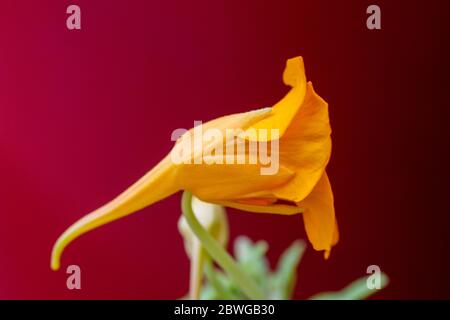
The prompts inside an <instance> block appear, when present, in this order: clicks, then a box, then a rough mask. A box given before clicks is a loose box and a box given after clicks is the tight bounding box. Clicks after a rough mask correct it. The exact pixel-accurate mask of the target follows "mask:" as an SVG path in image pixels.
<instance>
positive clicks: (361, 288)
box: [310, 273, 389, 300]
mask: <svg viewBox="0 0 450 320" xmlns="http://www.w3.org/2000/svg"><path fill="white" fill-rule="evenodd" d="M367 278H368V276H366V277H361V278H359V279H357V280H355V281H353V282H352V283H350V284H349V285H348V286H347V287H345V288H344V289H342V290H340V291H337V292H323V293H319V294H317V295H315V296H313V297H311V298H310V299H311V300H363V299H366V298H368V297H370V296H371V295H373V294H375V293H377V292H378V291H379V290H381V289H383V288H385V287H386V286H387V284H388V283H389V278H388V276H387V275H386V274H385V273H382V274H381V288H380V289H370V288H369V287H368V286H367Z"/></svg>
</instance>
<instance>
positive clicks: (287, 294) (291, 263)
mask: <svg viewBox="0 0 450 320" xmlns="http://www.w3.org/2000/svg"><path fill="white" fill-rule="evenodd" d="M305 248H306V245H305V243H304V242H303V241H300V240H297V241H295V242H294V243H292V244H291V246H290V247H289V248H287V249H286V250H285V251H284V252H283V254H282V255H281V258H280V260H279V262H278V265H277V269H276V271H275V272H274V273H273V274H272V276H271V279H270V287H271V289H272V290H270V291H269V294H270V295H271V299H290V298H291V297H292V293H293V290H294V288H295V283H296V281H297V267H298V264H299V263H300V260H301V258H302V256H303V253H304V252H305Z"/></svg>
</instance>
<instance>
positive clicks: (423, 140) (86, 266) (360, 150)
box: [0, 0, 450, 299]
mask: <svg viewBox="0 0 450 320" xmlns="http://www.w3.org/2000/svg"><path fill="white" fill-rule="evenodd" d="M69 4H78V5H80V7H81V11H82V30H81V31H69V30H67V28H66V26H65V19H66V17H67V15H66V13H65V11H66V7H67V6H68V5H69ZM369 4H372V1H323V0H322V1H226V2H225V3H224V2H219V1H214V2H213V1H164V2H163V1H158V2H157V1H143V0H142V1H129V2H126V1H115V2H112V1H81V0H78V1H57V0H54V1H12V0H11V1H2V3H1V5H0V156H1V157H0V178H1V183H0V298H3V299H30V298H40V299H41V298H56V299H60V298H70V299H72V298H77V299H93V298H127V299H154V298H178V297H180V296H182V295H184V294H185V293H186V291H187V289H188V267H189V266H188V260H187V258H186V256H185V253H184V251H183V246H182V241H181V238H180V236H179V235H178V233H177V229H176V221H177V219H178V217H179V214H180V212H179V211H180V210H179V201H180V195H179V194H178V195H177V196H173V197H171V198H170V199H167V200H164V201H162V202H160V203H158V204H156V205H154V206H152V207H149V208H146V209H144V210H142V211H141V212H140V213H137V214H134V215H132V216H130V217H127V218H125V219H122V220H120V221H118V222H114V223H111V224H109V225H107V226H105V227H103V228H100V229H98V230H96V231H94V232H91V233H89V234H87V235H85V236H83V237H82V238H80V239H79V240H78V241H76V242H74V243H73V245H72V246H70V247H69V248H68V250H67V251H66V252H65V254H64V255H63V260H62V269H61V270H60V271H59V272H52V271H50V268H49V259H50V250H51V246H52V244H53V242H54V240H55V239H56V238H57V236H58V235H59V234H60V233H61V232H62V231H63V230H64V229H65V228H66V227H67V226H68V225H69V224H71V223H72V222H74V221H75V220H76V219H78V218H79V217H81V216H83V215H84V214H86V213H88V212H89V211H91V210H92V209H95V208H96V207H98V206H100V205H102V204H103V203H105V202H106V201H108V200H110V199H111V198H113V197H114V196H116V195H117V194H118V193H119V192H121V191H122V190H124V189H125V188H126V187H127V186H128V185H130V184H131V183H132V182H134V181H135V180H137V179H138V178H139V177H140V176H142V175H143V174H144V173H145V172H146V171H147V170H149V169H150V168H151V167H152V166H153V165H154V164H155V163H156V162H157V161H158V160H159V159H160V158H161V157H162V156H163V155H165V154H166V153H167V152H168V151H169V150H170V147H171V142H170V134H171V132H172V130H174V129H175V128H179V127H184V128H190V127H192V125H193V121H194V120H203V121H207V120H209V119H212V118H215V117H217V116H220V115H223V114H230V113H234V112H242V111H246V110H250V109H253V108H259V107H262V106H268V105H271V104H273V103H274V102H275V101H277V100H278V99H279V98H280V97H282V96H283V95H284V93H285V92H286V90H287V88H286V87H284V86H283V85H282V82H281V74H282V71H283V68H284V64H285V60H286V59H288V58H290V57H293V56H296V55H302V56H303V57H304V59H305V63H306V69H307V76H308V79H309V80H311V81H313V83H314V85H315V88H316V90H317V92H318V93H319V94H320V95H321V96H322V97H324V98H325V99H326V100H327V101H328V102H329V104H330V117H331V122H332V127H333V155H332V159H331V163H330V165H329V169H328V171H329V175H330V178H331V182H332V185H333V188H334V194H335V199H336V212H337V215H338V219H339V222H340V229H341V238H342V239H341V242H340V243H339V245H338V246H337V247H336V248H335V249H334V250H333V252H332V256H331V258H330V260H328V261H324V260H323V259H322V254H319V253H317V252H314V251H313V249H312V248H309V249H308V251H307V253H306V255H305V257H304V260H303V262H302V263H301V265H300V268H299V281H298V286H297V292H296V297H297V298H306V297H308V296H310V295H311V294H314V293H317V292H320V291H325V290H335V289H339V288H341V287H343V286H344V285H346V284H347V283H349V282H350V281H352V280H353V279H355V278H357V277H359V276H362V275H364V274H365V270H366V268H367V266H368V265H370V264H377V265H379V266H380V267H381V268H382V270H383V271H385V272H386V273H387V274H388V275H389V276H390V278H391V284H390V286H389V287H388V288H387V289H386V290H384V291H382V292H380V293H379V294H378V295H377V297H378V298H385V299H390V298H397V299H411V298H450V274H449V273H448V270H449V268H450V262H449V240H450V235H449V225H450V218H449V201H448V182H447V181H448V178H449V177H450V173H449V166H448V162H449V160H450V159H449V158H450V155H449V151H448V136H449V124H448V123H449V122H448V120H449V109H448V107H449V103H448V90H449V89H448V80H447V79H448V74H449V62H448V57H449V53H450V52H449V51H450V50H449V47H448V39H449V36H450V34H449V33H450V32H449V28H448V25H447V24H448V20H449V19H448V12H449V8H448V4H447V2H446V1H435V0H434V1H432V0H429V1H426V2H424V1H417V2H410V1H377V4H379V5H380V6H381V9H382V30H380V31H369V30H367V28H366V27H365V19H366V13H365V10H366V8H367V6H368V5H369ZM229 213H230V214H229V218H230V223H231V232H232V236H233V237H234V236H236V235H239V234H246V235H249V236H250V237H252V238H253V239H266V240H268V241H269V242H270V245H271V248H270V258H271V259H272V263H273V262H275V261H276V259H277V258H278V256H279V254H280V252H281V250H282V249H283V248H285V247H286V246H287V245H289V244H290V243H291V242H292V241H293V240H295V239H298V238H305V232H304V229H303V223H302V221H301V217H300V216H293V217H283V216H271V215H258V214H250V213H243V212H238V211H237V210H229ZM69 264H78V265H80V267H81V270H82V290H80V291H76V290H75V291H69V290H67V289H66V286H65V279H66V274H65V267H66V266H67V265H69Z"/></svg>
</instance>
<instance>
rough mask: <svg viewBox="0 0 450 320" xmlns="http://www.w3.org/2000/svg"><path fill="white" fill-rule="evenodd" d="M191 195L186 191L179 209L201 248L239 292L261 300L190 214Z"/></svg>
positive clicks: (223, 251)
mask: <svg viewBox="0 0 450 320" xmlns="http://www.w3.org/2000/svg"><path fill="white" fill-rule="evenodd" d="M191 202H192V194H191V193H190V192H188V191H185V192H184V193H183V197H182V200H181V208H182V211H183V215H184V217H185V218H186V221H187V223H188V225H189V227H190V228H191V230H192V231H193V232H194V234H195V235H196V236H197V238H198V239H199V240H200V242H201V243H202V246H203V247H204V248H205V250H206V251H207V252H208V254H209V255H210V256H211V257H212V258H213V259H214V260H215V261H216V262H217V264H218V265H219V266H220V267H221V268H222V269H223V270H224V271H225V272H226V273H227V274H228V276H229V277H230V278H231V279H232V280H233V281H234V282H235V283H236V284H238V285H239V287H240V288H241V290H242V291H243V292H244V293H245V294H246V295H247V296H248V297H249V298H250V299H253V300H263V299H264V298H265V297H264V295H263V293H262V292H261V290H260V289H259V288H258V286H257V285H256V283H255V282H254V281H253V279H251V278H250V277H249V276H247V275H246V274H245V273H243V272H242V271H241V269H240V268H239V266H238V265H237V264H236V262H235V261H234V260H233V258H232V257H231V256H230V255H229V254H228V252H226V251H225V250H224V249H223V248H222V246H221V245H220V244H219V243H218V242H217V241H216V240H214V238H213V237H212V236H211V235H210V234H209V233H208V232H207V231H206V230H205V228H203V227H202V225H201V224H200V222H198V220H197V218H196V217H195V215H194V213H193V212H192V205H191Z"/></svg>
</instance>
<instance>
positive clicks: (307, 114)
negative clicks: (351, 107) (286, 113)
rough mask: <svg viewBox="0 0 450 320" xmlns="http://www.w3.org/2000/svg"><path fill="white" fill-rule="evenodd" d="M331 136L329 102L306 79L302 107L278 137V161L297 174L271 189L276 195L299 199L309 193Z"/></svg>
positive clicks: (324, 161) (327, 155)
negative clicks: (287, 181)
mask: <svg viewBox="0 0 450 320" xmlns="http://www.w3.org/2000/svg"><path fill="white" fill-rule="evenodd" d="M330 135H331V128H330V122H329V117H328V104H327V103H326V102H325V101H324V100H323V99H322V98H321V97H320V96H319V95H317V94H316V93H315V92H314V88H313V86H312V84H311V83H310V82H309V83H308V85H307V92H306V98H305V102H304V103H303V106H302V107H301V108H300V110H299V111H298V113H297V114H296V116H295V118H294V119H293V120H292V122H291V125H290V126H289V128H288V129H287V131H286V132H285V134H284V136H283V137H282V138H281V139H280V163H281V164H283V165H284V166H285V167H287V168H289V169H291V170H292V171H295V172H296V175H295V177H294V178H293V179H291V180H290V181H289V183H287V184H285V185H283V186H281V187H279V188H277V189H276V190H274V195H275V196H276V197H278V198H281V199H287V200H291V201H295V202H300V201H301V200H303V199H304V198H305V197H306V196H307V195H308V194H309V193H310V192H311V190H312V189H313V188H314V186H315V185H316V184H317V181H318V180H319V179H320V177H321V176H322V175H323V172H324V171H325V167H326V165H327V164H328V161H329V159H330V155H331V136H330Z"/></svg>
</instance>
